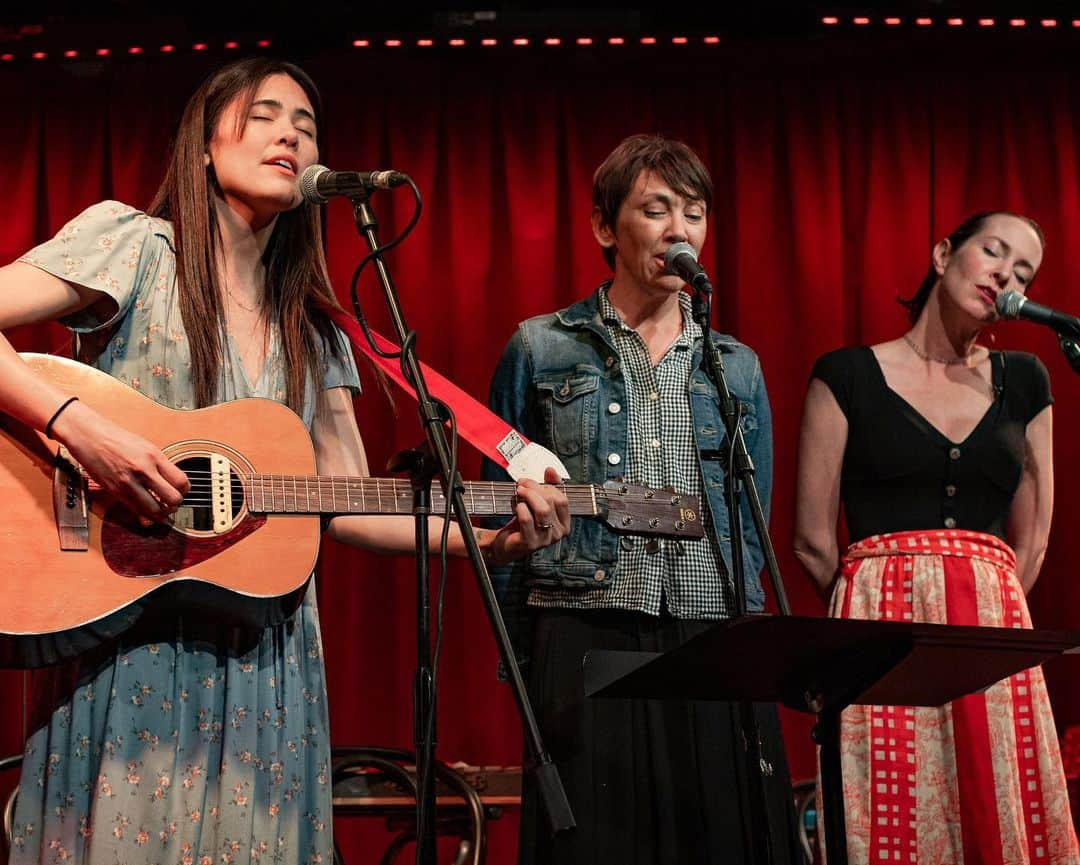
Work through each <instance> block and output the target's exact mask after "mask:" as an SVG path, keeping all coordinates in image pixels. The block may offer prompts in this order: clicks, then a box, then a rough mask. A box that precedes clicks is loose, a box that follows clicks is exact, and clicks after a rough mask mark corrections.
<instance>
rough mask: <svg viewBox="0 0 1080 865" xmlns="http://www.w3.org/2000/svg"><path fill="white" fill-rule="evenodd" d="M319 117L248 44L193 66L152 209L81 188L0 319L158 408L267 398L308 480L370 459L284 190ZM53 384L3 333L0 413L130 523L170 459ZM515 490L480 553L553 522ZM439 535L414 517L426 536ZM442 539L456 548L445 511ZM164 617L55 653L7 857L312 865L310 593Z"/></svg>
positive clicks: (550, 534)
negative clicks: (58, 336) (250, 631)
mask: <svg viewBox="0 0 1080 865" xmlns="http://www.w3.org/2000/svg"><path fill="white" fill-rule="evenodd" d="M318 122H319V99H318V94H317V92H316V90H315V87H314V85H313V84H312V82H311V80H310V79H309V78H308V76H307V75H306V74H305V73H304V72H303V71H301V70H300V69H298V68H296V67H295V66H292V65H289V64H285V63H278V62H274V61H270V60H265V59H252V60H245V61H240V62H238V63H234V64H232V65H230V66H228V67H225V68H223V69H221V70H220V71H218V72H217V73H215V74H213V75H212V76H211V77H210V78H209V79H208V80H207V81H206V82H205V83H204V84H203V85H202V86H201V87H200V88H199V89H198V91H197V92H196V93H195V94H194V95H193V97H192V98H191V100H190V101H189V102H188V105H187V107H186V110H185V112H184V115H183V118H182V120H181V124H180V128H179V131H178V134H177V140H176V145H175V149H174V152H173V154H172V157H171V160H170V162H169V164H168V169H167V173H166V176H165V180H164V182H163V184H162V186H161V188H160V190H159V191H158V193H157V195H156V197H155V199H154V202H153V204H152V205H151V207H150V209H149V211H147V212H146V213H143V212H140V211H137V210H134V209H132V208H130V207H127V206H125V205H122V204H118V203H116V202H109V201H107V202H104V203H101V204H98V205H95V206H94V207H91V208H90V209H88V210H86V211H85V212H84V213H82V214H81V215H79V216H77V217H76V218H75V219H74V220H72V221H71V222H69V223H68V224H67V225H66V226H65V227H64V228H63V230H62V231H61V232H60V233H59V234H58V235H57V236H56V237H55V238H53V239H52V240H50V241H48V242H46V243H44V244H42V245H41V246H39V247H37V248H36V249H33V250H31V251H30V252H28V253H27V254H26V255H25V256H23V257H22V258H21V259H20V260H19V261H17V262H15V263H13V264H10V265H8V266H7V267H4V268H3V269H0V328H5V329H6V328H11V327H15V326H17V325H22V324H28V323H32V322H39V321H43V320H47V319H58V320H60V321H61V322H62V323H63V324H65V325H67V326H68V327H69V328H71V330H73V331H74V332H75V334H76V335H77V339H78V342H77V345H78V356H79V359H80V360H83V361H85V362H87V363H89V364H91V365H93V366H95V367H97V368H98V369H100V370H103V371H104V372H107V373H109V374H110V375H112V376H114V377H115V378H117V379H119V380H120V381H122V382H124V383H126V384H127V385H130V387H132V388H134V389H135V390H137V391H139V392H141V393H142V394H144V395H145V396H148V397H150V398H152V399H153V400H155V401H157V402H158V403H161V404H162V405H165V406H168V407H170V408H174V409H180V408H184V409H190V408H197V407H202V406H208V405H211V404H216V403H221V402H226V401H229V400H235V399H238V398H242V397H265V398H269V399H272V400H277V401H279V402H284V403H286V404H287V405H288V406H289V407H290V408H292V409H293V410H294V411H295V412H296V413H297V414H299V415H300V416H301V417H302V418H303V420H304V421H305V422H306V424H307V425H308V427H309V429H310V432H311V436H312V439H313V441H314V444H315V452H316V459H317V465H318V471H319V473H320V474H323V475H329V474H334V475H354V476H356V475H366V474H367V473H368V467H367V461H366V459H365V455H364V446H363V443H362V442H361V439H360V435H359V433H358V431H357V427H356V423H355V419H354V417H353V411H352V396H353V394H354V392H355V391H356V390H357V387H358V379H357V375H356V369H355V366H354V364H353V360H352V356H351V354H350V350H349V348H348V345H347V343H346V342H345V340H344V338H343V337H342V336H341V334H340V333H339V332H338V331H337V329H336V327H335V326H334V325H332V324H331V322H330V321H329V319H328V318H327V317H326V315H325V314H324V313H323V312H321V311H320V307H319V304H320V303H324V304H325V303H328V304H333V305H336V301H335V300H334V295H333V292H332V290H331V288H330V285H329V282H328V277H327V273H326V264H325V261H324V258H323V254H322V247H321V238H320V227H319V225H320V223H319V214H318V212H317V209H316V208H315V207H314V206H312V205H310V204H303V203H301V198H300V195H299V192H298V188H297V178H298V177H299V175H300V174H301V172H303V170H304V169H305V168H306V167H308V166H309V165H311V164H313V163H314V162H315V161H316V159H317V157H318V144H317V136H318ZM71 396H72V395H71V394H69V393H67V392H65V391H63V390H62V389H60V388H58V387H56V386H54V385H53V384H51V383H50V382H48V381H45V380H44V379H43V378H42V377H41V376H40V375H38V374H37V373H36V372H35V370H34V369H32V368H31V367H30V366H28V365H27V364H26V363H24V362H23V360H22V359H21V358H20V357H19V355H18V354H16V353H15V352H14V350H13V349H12V347H11V345H10V344H9V343H8V342H7V340H6V339H4V338H3V337H0V410H2V411H3V412H5V413H7V414H8V415H11V416H13V417H14V418H16V419H17V420H18V421H20V422H22V423H23V424H25V425H26V426H28V427H31V428H33V429H36V430H41V431H43V432H44V433H45V434H46V435H48V436H49V437H50V438H51V439H53V440H55V441H56V442H59V443H60V444H62V445H63V446H64V447H65V448H66V449H67V451H68V452H69V453H70V454H71V456H72V457H73V458H74V460H75V461H77V462H78V463H79V464H80V465H81V466H82V467H83V468H84V470H85V471H86V473H87V474H88V475H89V476H90V477H91V478H92V479H93V480H94V481H96V482H97V484H99V485H100V486H101V487H102V488H103V489H104V490H105V491H107V492H108V493H109V494H111V495H112V496H114V497H115V498H116V499H118V500H119V501H122V502H124V503H126V505H127V506H128V507H130V508H131V509H132V510H133V511H134V512H135V513H136V514H138V515H139V516H140V517H141V518H143V520H152V521H159V522H160V521H163V520H166V519H167V518H169V517H170V516H171V515H173V514H174V513H175V512H176V511H177V509H178V508H179V507H180V506H181V502H182V500H183V497H184V495H185V494H186V493H187V492H188V491H189V488H190V481H189V478H188V477H187V475H186V474H185V473H184V471H182V470H181V469H180V468H179V467H177V466H176V465H174V464H173V462H171V461H170V460H169V459H168V458H167V457H166V456H165V454H163V453H162V452H161V451H160V450H159V449H158V448H157V447H156V446H155V445H153V444H151V443H150V442H149V441H148V440H146V439H144V438H142V437H141V436H139V435H136V434H134V433H133V432H130V431H128V430H126V429H124V428H123V427H122V426H121V425H119V424H118V423H116V422H115V421H113V420H111V419H109V418H106V417H105V416H103V414H101V413H99V412H98V411H95V410H94V409H93V408H92V407H91V406H90V405H89V404H88V400H79V399H74V400H72V399H71ZM75 396H76V397H77V396H78V395H77V394H75ZM548 480H549V481H551V480H555V478H554V477H552V476H550V475H549V477H548ZM517 494H518V496H519V497H520V499H521V502H522V503H521V504H518V506H517V509H516V516H515V517H514V519H513V520H511V521H510V522H509V523H507V525H506V526H504V527H503V528H502V529H501V530H500V531H498V532H491V533H486V534H485V535H484V537H483V539H482V542H481V543H482V546H483V547H484V548H485V555H486V556H487V557H488V558H489V559H490V560H492V561H496V562H498V561H505V560H509V559H511V558H514V557H519V556H521V555H524V554H525V553H526V552H528V551H530V550H532V549H536V548H538V547H540V546H543V545H546V544H549V543H552V542H554V541H556V540H558V539H559V538H560V537H562V536H563V535H565V534H566V532H567V531H568V528H569V519H570V518H569V510H568V504H567V500H566V497H565V495H563V494H562V493H561V492H559V491H558V490H557V489H556V488H555V487H552V486H543V485H539V484H535V483H532V482H529V481H526V482H522V483H520V484H519V485H518V488H517ZM329 531H330V534H331V536H332V537H334V538H336V539H338V540H342V541H345V542H347V543H350V544H355V545H358V546H363V547H368V548H372V549H378V550H383V551H388V552H398V551H400V552H406V551H410V550H412V548H413V523H412V520H411V519H410V518H409V517H391V516H357V515H354V516H339V517H335V518H334V519H333V520H332V521H331V522H330V528H329ZM440 531H441V523H439V522H438V521H433V525H432V537H433V544H437V543H438V540H437V538H438V534H439V532H440ZM450 546H451V551H452V552H456V553H458V554H460V553H462V552H463V542H462V539H461V535H460V533H459V531H458V530H457V528H456V526H452V527H451V529H450ZM160 618H161V621H159V622H158V623H157V625H156V626H155V627H154V628H153V629H151V630H152V633H146V632H145V631H146V629H142V630H139V629H136V630H133V631H129V632H127V633H125V634H123V635H122V636H121V637H120V638H119V639H118V640H116V641H115V642H113V643H111V644H107V645H105V646H104V647H103V648H99V649H97V650H94V651H91V652H89V653H85V654H83V655H80V656H79V657H78V658H76V659H75V660H74V661H73V662H71V663H68V664H66V665H64V666H63V667H60V668H56V669H55V670H54V673H55V675H53V676H52V678H53V680H54V687H53V690H52V693H48V694H44V695H43V701H42V703H41V709H42V718H41V723H40V725H39V726H37V728H36V729H34V731H33V733H32V735H31V738H30V740H29V741H28V743H27V747H26V760H25V763H24V769H23V775H22V783H21V792H20V795H19V800H18V808H17V811H16V814H15V826H14V848H13V852H12V856H13V858H12V861H13V862H16V863H30V862H44V861H54V860H55V861H61V860H66V861H72V862H93V863H105V862H124V863H136V862H145V863H150V862H173V863H201V862H213V863H215V865H218V863H223V862H229V861H233V859H234V857H236V856H242V858H243V859H244V860H245V861H246V860H248V857H249V856H250V857H251V861H256V860H258V859H260V858H262V857H263V856H264V855H265V857H266V859H267V861H269V859H270V858H273V860H274V861H285V862H319V861H322V862H327V863H329V862H330V861H332V855H333V852H332V851H333V846H332V840H331V830H330V825H331V803H330V784H329V756H330V755H329V745H328V737H327V734H328V724H327V714H326V705H325V702H324V681H323V662H322V658H321V654H320V641H319V633H318V622H317V614H316V608H315V598H314V592H313V591H312V590H310V589H309V590H308V592H307V595H306V597H305V599H304V602H303V604H302V606H301V607H300V608H299V609H298V610H297V611H296V613H295V614H293V615H292V616H291V617H290V618H289V619H288V620H287V621H285V622H284V623H283V624H281V625H277V626H274V627H270V628H266V629H265V630H263V631H261V632H260V633H258V634H257V635H256V636H255V638H254V641H253V642H252V641H250V640H249V641H248V642H246V643H245V642H244V641H243V640H242V638H241V635H239V634H237V633H236V632H235V630H234V629H231V628H229V627H225V626H221V627H219V628H214V627H206V623H205V622H204V621H203V622H196V621H194V619H195V617H194V616H185V615H183V614H175V613H174V614H173V615H171V616H168V617H160ZM196 634H197V635H198V636H197V638H196V636H195V635H196Z"/></svg>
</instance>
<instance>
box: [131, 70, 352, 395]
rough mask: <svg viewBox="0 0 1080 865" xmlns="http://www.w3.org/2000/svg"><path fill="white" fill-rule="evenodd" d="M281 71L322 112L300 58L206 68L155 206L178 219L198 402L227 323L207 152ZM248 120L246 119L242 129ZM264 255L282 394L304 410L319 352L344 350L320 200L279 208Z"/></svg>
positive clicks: (211, 380)
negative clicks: (226, 123)
mask: <svg viewBox="0 0 1080 865" xmlns="http://www.w3.org/2000/svg"><path fill="white" fill-rule="evenodd" d="M276 74H283V75H288V76H289V77H290V78H292V79H293V80H294V81H295V82H296V83H297V84H298V85H299V86H300V87H301V89H303V91H304V93H305V95H306V96H307V98H308V100H309V101H310V102H311V106H312V108H313V109H314V110H315V117H316V121H318V119H319V117H320V116H321V113H322V101H321V99H320V98H319V91H318V90H317V89H316V87H315V83H314V82H313V81H312V80H311V78H310V77H309V76H308V74H307V73H306V72H304V71H303V70H302V69H300V68H299V67H298V66H295V65H293V64H292V63H287V62H284V61H281V60H274V59H271V58H264V57H253V58H248V59H245V60H238V61H236V62H235V63H230V64H229V65H227V66H224V67H222V68H221V69H219V70H217V71H216V72H214V73H213V74H212V75H210V77H209V78H207V79H206V80H205V81H204V82H203V83H202V84H201V85H200V87H199V89H198V90H196V91H195V93H194V94H193V95H192V96H191V98H190V99H189V100H188V103H187V106H186V107H185V109H184V113H183V116H182V117H181V118H180V125H179V128H178V129H177V133H176V141H175V143H174V145H173V151H172V154H171V156H170V159H169V164H168V168H167V170H166V173H165V179H164V180H163V181H162V184H161V187H160V188H159V189H158V191H157V195H155V196H154V201H153V203H152V204H151V205H150V210H149V212H150V214H151V215H152V216H157V217H160V218H162V219H168V220H170V221H171V222H172V224H173V231H174V233H175V238H176V278H177V283H178V288H179V306H180V314H181V316H182V317H183V321H184V329H185V331H186V332H187V338H188V342H189V346H190V350H191V379H192V385H193V387H194V390H195V404H196V405H197V406H206V405H209V404H210V403H211V402H213V400H214V397H215V394H216V390H217V383H218V374H219V371H220V369H221V364H222V342H223V339H224V329H225V325H224V302H223V298H222V286H221V283H220V279H219V278H218V273H217V253H218V249H219V248H220V245H221V236H220V231H219V227H218V223H217V216H216V212H215V209H214V197H213V194H212V191H211V190H212V188H213V184H214V180H213V177H212V168H210V167H208V166H207V165H206V161H205V154H206V153H207V151H208V148H209V146H210V139H211V138H212V137H213V135H214V131H215V130H216V129H217V125H218V121H219V119H220V118H221V115H222V113H223V112H224V111H225V109H226V108H227V107H228V106H229V105H230V104H231V103H232V101H233V100H234V99H235V98H237V97H239V98H240V99H241V100H242V101H243V102H244V103H245V104H244V105H243V106H242V107H243V110H242V111H240V112H239V114H238V117H239V118H240V121H239V122H240V123H241V124H243V123H244V122H246V118H247V116H248V112H249V111H250V109H251V104H252V103H253V101H254V99H255V93H256V91H257V90H258V88H259V85H260V84H261V83H262V82H263V81H264V80H265V79H266V78H267V77H269V76H270V75H276ZM316 128H318V126H317V127H316ZM242 129H243V126H242V125H241V126H240V128H238V129H237V134H239V133H240V132H241V131H242ZM263 264H264V265H265V266H266V301H265V302H266V303H267V304H268V305H269V308H268V310H267V318H268V321H269V322H273V323H276V324H277V327H278V331H279V334H280V338H281V345H282V350H283V353H284V362H285V378H286V389H285V401H286V403H287V404H288V406H289V407H290V408H292V409H293V410H294V411H297V412H299V411H300V409H301V407H302V405H303V402H304V394H305V392H306V390H307V386H308V383H309V382H312V383H317V382H318V381H320V380H321V376H320V375H319V374H318V372H317V369H318V366H319V362H320V358H321V356H322V355H321V352H322V351H327V350H328V351H330V352H331V354H333V355H334V356H335V357H340V356H341V354H342V351H341V346H340V344H339V342H338V339H337V335H336V332H335V330H334V328H333V325H332V324H331V323H330V320H329V319H328V318H327V316H326V315H325V314H324V313H323V312H322V311H321V310H320V309H319V307H318V305H317V302H318V301H322V302H325V303H328V304H329V305H331V306H335V307H336V306H338V303H337V300H336V299H335V297H334V292H333V289H332V288H331V286H330V277H329V274H328V272H327V268H326V257H325V255H324V253H323V245H322V226H321V222H320V218H319V210H318V207H317V206H315V205H313V204H308V203H306V202H305V203H304V204H301V205H300V206H299V207H297V208H295V209H293V210H289V211H285V212H283V213H280V214H278V217H277V222H276V224H275V225H274V230H273V233H272V234H271V236H270V241H269V243H268V244H267V247H266V251H265V252H264V254H263ZM320 341H321V345H320V344H319V343H320ZM318 392H320V391H318V390H316V393H318Z"/></svg>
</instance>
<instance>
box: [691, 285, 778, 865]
mask: <svg viewBox="0 0 1080 865" xmlns="http://www.w3.org/2000/svg"><path fill="white" fill-rule="evenodd" d="M690 287H691V288H692V289H693V304H692V310H693V312H692V314H693V317H694V320H695V321H696V322H697V323H698V326H699V327H700V328H701V338H702V349H703V357H704V360H705V367H706V372H707V373H708V375H709V377H710V378H711V379H712V380H713V383H714V384H715V385H716V393H717V396H718V398H719V401H720V414H721V417H722V418H723V421H724V427H725V429H726V430H727V445H728V448H729V453H730V454H731V458H730V460H729V461H728V464H727V465H726V466H725V469H726V471H727V484H726V485H725V494H726V495H725V497H726V500H727V508H728V523H729V534H730V536H731V580H732V588H733V589H734V594H735V615H736V617H742V616H745V615H746V614H747V609H746V583H745V577H744V574H745V569H746V566H745V562H744V558H743V548H742V513H741V510H740V507H741V503H740V495H741V494H742V493H743V492H745V493H746V499H747V503H748V504H749V508H750V516H751V519H752V520H753V522H754V528H755V530H756V531H757V536H758V539H759V540H760V542H761V549H762V551H763V552H764V554H765V564H766V567H767V569H768V572H769V580H770V583H771V585H772V590H773V595H774V596H775V597H776V604H777V607H778V608H779V610H780V615H782V616H789V615H791V608H790V607H789V606H788V601H787V595H786V594H785V592H784V583H783V579H782V578H781V576H780V566H779V564H777V561H776V554H775V552H774V550H773V546H772V540H771V538H770V537H769V527H768V524H767V522H766V519H765V512H764V509H763V508H762V506H761V498H760V497H759V495H758V491H757V485H756V484H755V482H754V463H753V461H752V460H751V459H750V454H749V452H748V451H747V449H746V441H745V439H744V438H743V433H742V425H741V424H740V419H741V417H742V407H741V405H740V404H739V401H738V399H736V397H735V396H734V395H732V393H731V391H730V389H729V388H728V384H727V379H726V377H725V375H724V361H723V358H722V356H721V354H720V350H719V349H718V348H717V346H716V343H714V342H713V339H712V328H711V319H712V308H711V302H712V286H711V285H710V284H709V281H708V280H707V279H704V278H697V279H695V280H694V281H693V282H692V283H691V286H690ZM738 716H739V723H740V726H741V728H742V734H743V758H744V761H745V773H746V781H747V784H748V786H749V788H750V803H749V804H750V807H749V809H748V810H749V820H748V819H747V815H746V811H744V812H743V820H742V823H743V839H744V849H745V850H746V851H747V852H748V853H750V854H751V855H752V860H751V861H753V862H755V863H759V865H764V863H772V862H773V850H772V845H771V843H770V841H771V839H770V836H769V831H768V815H767V812H768V806H767V802H766V798H765V785H764V782H763V779H762V776H765V775H771V774H772V771H773V769H772V764H771V763H769V762H768V761H767V760H766V759H765V758H764V756H763V755H762V751H761V735H760V732H759V731H758V725H757V719H756V718H755V717H754V706H753V704H752V703H751V702H749V701H747V700H740V701H739V703H738Z"/></svg>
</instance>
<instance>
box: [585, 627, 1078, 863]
mask: <svg viewBox="0 0 1080 865" xmlns="http://www.w3.org/2000/svg"><path fill="white" fill-rule="evenodd" d="M1078 646H1080V631H1035V630H1027V629H1020V628H980V627H974V626H959V625H934V624H928V623H923V622H880V621H866V620H859V619H828V618H820V617H809V616H765V615H758V616H744V617H742V618H737V619H728V620H726V621H721V622H718V623H717V624H716V625H714V626H713V627H712V628H710V629H709V630H707V631H705V632H704V633H702V634H699V635H698V636H696V637H693V638H692V639H690V640H688V641H687V642H685V643H684V644H683V645H681V646H679V647H678V648H676V649H672V650H671V651H669V652H664V653H657V652H619V651H607V650H597V651H592V652H589V653H588V654H587V655H586V656H585V661H584V665H585V695H586V696H588V697H646V698H653V699H684V700H733V701H734V700H745V701H750V702H760V703H775V702H779V703H783V704H784V705H785V706H788V707H790V708H792V709H796V710H799V711H802V712H810V713H812V714H814V715H816V716H817V724H816V725H815V727H814V740H815V741H816V742H817V743H818V744H819V745H820V746H821V786H822V800H823V805H824V810H825V815H824V817H825V819H824V830H825V850H826V857H827V859H828V862H829V865H846V863H847V843H846V834H845V831H846V830H845V827H844V788H843V779H842V776H841V768H840V713H841V712H842V711H843V710H844V709H845V708H847V707H848V706H850V705H853V704H861V705H887V706H940V705H942V704H944V703H947V702H949V701H951V700H955V699H957V698H958V697H962V696H964V695H965V694H970V693H972V692H975V691H980V690H983V689H984V688H987V687H989V686H990V685H992V684H994V683H995V682H998V681H1000V680H1001V679H1004V678H1006V677H1007V676H1011V675H1012V674H1014V673H1017V672H1019V671H1021V670H1026V669H1028V668H1029V667H1034V666H1037V665H1038V664H1041V663H1042V662H1043V661H1045V660H1047V659H1048V658H1051V657H1053V656H1055V655H1060V654H1065V653H1072V652H1076V651H1078V649H1077V647H1078ZM759 804H760V803H751V807H758V805H759Z"/></svg>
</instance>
